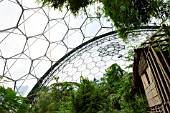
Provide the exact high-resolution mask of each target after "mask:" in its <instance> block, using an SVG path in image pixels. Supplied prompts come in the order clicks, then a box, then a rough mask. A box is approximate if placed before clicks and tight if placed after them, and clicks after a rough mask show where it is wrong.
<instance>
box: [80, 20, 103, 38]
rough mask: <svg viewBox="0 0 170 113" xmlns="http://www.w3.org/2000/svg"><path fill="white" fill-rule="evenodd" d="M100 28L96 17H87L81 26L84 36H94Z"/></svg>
mask: <svg viewBox="0 0 170 113" xmlns="http://www.w3.org/2000/svg"><path fill="white" fill-rule="evenodd" d="M94 26H95V27H94ZM100 29H101V25H100V22H99V20H97V19H96V18H88V19H87V20H86V21H85V23H84V24H83V26H82V28H81V30H82V31H83V34H84V36H85V37H94V36H95V35H96V34H97V33H98V31H99V30H100Z"/></svg>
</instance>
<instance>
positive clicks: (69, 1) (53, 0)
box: [37, 0, 94, 15]
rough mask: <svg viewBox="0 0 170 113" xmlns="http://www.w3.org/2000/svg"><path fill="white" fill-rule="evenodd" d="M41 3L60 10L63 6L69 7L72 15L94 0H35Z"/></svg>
mask: <svg viewBox="0 0 170 113" xmlns="http://www.w3.org/2000/svg"><path fill="white" fill-rule="evenodd" d="M37 1H38V2H41V3H42V4H43V5H48V6H50V7H53V8H55V9H60V10H62V9H63V8H67V9H69V10H70V11H71V12H72V13H73V14H74V15H77V14H78V12H79V11H80V10H81V9H84V8H86V7H87V6H88V5H90V4H93V3H94V0H37Z"/></svg>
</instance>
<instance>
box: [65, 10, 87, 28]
mask: <svg viewBox="0 0 170 113" xmlns="http://www.w3.org/2000/svg"><path fill="white" fill-rule="evenodd" d="M86 18H87V16H86V15H82V16H77V17H75V16H74V15H72V14H70V13H68V14H67V15H66V18H64V20H65V21H66V23H67V25H68V26H69V29H73V28H78V29H79V28H80V27H81V26H82V25H83V23H84V21H85V20H86Z"/></svg>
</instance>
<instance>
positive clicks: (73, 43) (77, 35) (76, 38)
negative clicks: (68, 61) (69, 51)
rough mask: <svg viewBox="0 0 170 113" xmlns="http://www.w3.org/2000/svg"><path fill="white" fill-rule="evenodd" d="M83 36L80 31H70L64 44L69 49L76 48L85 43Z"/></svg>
mask: <svg viewBox="0 0 170 113" xmlns="http://www.w3.org/2000/svg"><path fill="white" fill-rule="evenodd" d="M83 38H84V37H83V35H82V34H81V31H80V30H69V32H68V34H67V35H66V37H65V39H64V43H65V44H66V45H67V46H68V47H69V48H75V47H77V46H78V45H80V44H81V43H82V42H83Z"/></svg>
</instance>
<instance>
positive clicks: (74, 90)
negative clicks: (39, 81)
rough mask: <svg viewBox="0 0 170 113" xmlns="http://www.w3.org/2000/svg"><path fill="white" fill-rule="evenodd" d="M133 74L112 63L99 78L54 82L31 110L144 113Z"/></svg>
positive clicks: (61, 112)
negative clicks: (133, 83)
mask: <svg viewBox="0 0 170 113" xmlns="http://www.w3.org/2000/svg"><path fill="white" fill-rule="evenodd" d="M131 78H132V74H131V73H127V72H125V71H124V70H123V69H121V67H120V66H119V65H117V64H113V65H111V66H110V67H109V68H108V69H107V70H106V73H105V74H104V76H103V77H102V78H101V79H100V80H96V79H94V80H93V81H90V80H89V79H88V78H83V77H81V78H80V83H74V82H73V83H72V82H56V83H54V84H52V85H51V86H50V87H48V91H47V92H45V91H43V92H41V93H40V96H39V97H38V100H37V103H36V104H35V105H34V106H33V108H32V110H31V113H34V112H35V113H42V112H43V113H143V112H146V110H147V109H148V107H147V106H148V105H147V101H146V99H145V96H144V94H140V93H136V92H134V90H133V88H132V85H131Z"/></svg>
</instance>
